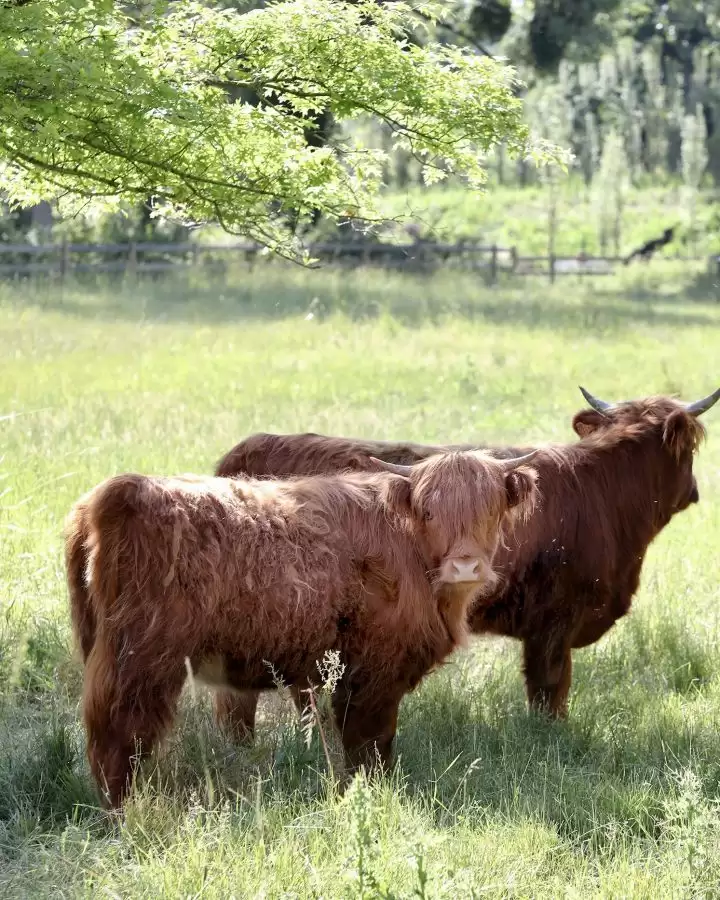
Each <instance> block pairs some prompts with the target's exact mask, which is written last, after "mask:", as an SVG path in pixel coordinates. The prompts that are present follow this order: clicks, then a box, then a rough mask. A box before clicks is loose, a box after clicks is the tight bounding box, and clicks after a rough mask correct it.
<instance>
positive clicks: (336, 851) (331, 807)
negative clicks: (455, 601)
mask: <svg viewBox="0 0 720 900" xmlns="http://www.w3.org/2000/svg"><path fill="white" fill-rule="evenodd" d="M712 289H713V284H712V280H703V279H700V278H698V280H697V281H696V282H695V283H694V284H692V285H688V284H687V283H685V284H683V283H682V281H681V279H680V276H679V272H678V267H677V266H675V267H673V265H672V264H667V265H666V266H664V267H663V266H660V267H651V268H650V269H647V270H646V271H643V272H642V273H640V274H637V273H633V272H631V271H626V272H623V273H622V274H621V275H620V276H618V277H614V278H606V279H596V280H592V281H590V280H587V281H580V280H577V279H575V278H565V279H562V280H559V281H558V283H557V284H556V285H555V287H554V288H550V287H549V286H548V285H547V284H546V283H544V282H542V281H541V280H536V279H528V280H526V281H523V282H521V283H519V284H513V285H505V286H503V285H501V286H499V287H497V288H492V289H490V288H487V287H485V286H484V285H483V284H482V282H480V281H479V280H478V279H477V278H473V277H471V276H461V275H453V276H448V275H445V276H443V275H442V274H438V275H436V276H432V277H426V278H409V277H403V276H401V275H389V274H388V273H384V272H359V273H347V272H345V273H336V274H332V273H328V272H322V273H309V272H304V271H301V270H298V269H296V268H290V267H283V268H280V267H263V266H258V267H257V268H256V269H255V271H254V272H253V273H247V272H245V271H242V272H237V273H233V274H232V275H231V277H230V278H229V280H228V281H226V282H222V283H221V282H219V281H218V282H212V281H211V280H210V279H209V278H208V277H206V276H200V275H198V274H196V275H193V276H192V279H191V280H190V281H189V282H187V283H179V282H172V281H163V282H157V283H153V282H151V281H146V282H141V283H139V284H137V285H130V284H128V285H126V286H125V287H124V288H123V287H121V286H111V285H107V286H105V287H97V286H95V287H93V288H91V287H86V288H81V287H70V286H67V285H66V286H65V288H64V289H60V287H58V286H50V285H45V286H42V285H40V286H37V285H36V286H34V287H33V286H29V285H25V286H22V285H17V286H8V285H0V350H1V352H0V504H1V506H0V604H1V606H0V691H1V692H2V694H1V700H0V893H1V894H2V895H3V896H10V897H23V898H26V897H42V896H48V897H58V896H62V897H70V896H72V897H75V896H82V897H85V896H87V897H97V896H108V897H111V896H117V897H129V896H132V897H147V898H157V897H173V898H174V897H179V896H182V897H218V898H221V897H222V898H227V897H230V896H235V897H237V898H240V897H259V896H264V897H325V898H335V897H341V896H353V897H355V896H365V897H375V896H391V895H393V896H403V897H407V896H410V895H411V892H412V891H413V890H414V889H417V890H418V891H419V892H420V894H419V895H420V896H427V897H471V896H473V895H474V896H477V897H480V896H482V897H486V896H489V897H548V898H556V897H563V896H568V897H582V898H585V897H591V896H608V897H610V896H612V897H620V896H622V897H652V898H653V900H655V898H660V897H686V896H687V897H690V896H716V895H717V890H718V888H717V885H718V884H719V883H720V815H718V812H717V807H716V801H717V798H718V789H719V786H720V737H719V735H720V679H718V674H717V673H718V671H720V650H719V649H718V637H719V636H720V627H719V624H718V613H717V608H718V601H719V600H720V595H719V593H718V583H719V580H718V574H719V572H718V556H717V547H718V543H719V540H720V504H719V503H718V500H719V499H720V443H719V442H718V438H717V434H718V429H720V419H719V416H720V413H718V412H717V411H713V412H711V413H709V414H708V415H707V418H706V423H707V425H708V428H709V432H710V439H709V441H708V443H707V444H706V445H705V446H704V447H703V449H702V451H701V453H700V456H699V459H698V462H697V465H696V472H697V476H698V482H699V487H700V495H701V502H700V504H699V505H698V506H697V507H695V508H693V509H691V510H688V511H687V512H686V513H683V514H682V515H681V516H679V517H678V518H677V519H676V520H674V521H673V522H672V523H671V525H670V526H669V527H668V528H667V529H666V531H665V532H664V533H663V534H662V535H661V536H660V538H659V539H658V540H657V541H656V543H655V544H654V545H653V546H652V547H651V550H650V553H649V556H648V560H647V562H646V565H645V567H644V573H643V584H642V589H641V591H640V594H639V595H638V597H637V598H636V602H635V605H634V608H633V613H632V614H631V616H630V617H629V618H628V619H626V620H625V621H621V622H620V623H618V625H617V626H616V628H615V629H613V631H612V632H611V633H610V634H609V635H608V636H607V637H606V638H605V639H604V640H603V641H601V642H600V643H599V644H597V645H596V646H594V647H591V648H588V649H586V650H583V651H579V652H577V653H576V654H575V679H574V686H573V692H572V702H571V711H570V718H569V720H568V721H567V722H566V723H564V724H560V725H548V724H546V723H544V722H541V721H538V720H536V719H535V718H534V717H532V716H529V715H528V714H527V713H526V711H525V703H524V694H523V686H522V681H521V677H520V658H519V647H517V646H515V645H514V644H512V643H511V642H504V641H500V640H493V641H491V640H478V641H476V642H475V643H474V646H473V648H472V649H471V650H470V651H469V652H468V653H465V654H458V655H457V656H456V657H454V658H453V659H452V661H451V662H450V663H449V664H448V665H447V666H446V667H445V668H444V669H443V671H441V672H439V673H437V674H435V675H433V676H432V677H431V678H429V679H428V680H427V681H426V682H425V683H424V684H423V686H422V687H421V688H420V689H419V690H418V691H417V692H416V693H415V694H414V695H412V696H411V697H409V698H408V699H407V700H406V701H405V702H404V704H403V707H402V710H401V718H400V727H399V735H398V742H397V751H398V755H399V764H398V767H397V769H396V771H395V773H394V774H393V775H392V777H390V778H388V779H386V780H385V781H384V782H380V783H377V784H373V785H371V786H370V788H369V789H368V790H367V791H365V790H364V789H362V785H358V786H357V787H356V789H355V790H354V791H353V792H351V794H350V795H349V796H346V797H345V798H341V797H340V796H339V795H338V794H337V792H336V791H335V788H334V787H333V785H332V783H331V781H330V780H329V778H328V776H327V771H326V764H325V760H324V756H323V754H322V752H321V750H320V748H319V746H318V742H317V740H315V741H314V742H313V743H311V745H310V747H306V746H305V744H304V742H303V739H302V735H301V733H300V732H299V731H298V730H297V727H296V723H295V718H294V715H293V714H292V711H291V710H289V709H288V706H287V705H286V704H285V703H284V701H283V700H282V698H269V699H267V700H265V701H264V705H263V709H262V716H261V722H260V727H259V733H258V740H257V742H256V744H255V745H254V746H253V747H251V748H242V749H241V748H237V747H234V746H233V745H232V744H231V743H229V742H228V741H227V740H226V739H225V738H224V737H223V736H222V735H221V734H220V733H219V732H218V731H217V730H216V728H215V727H214V725H213V723H212V719H211V716H210V713H209V708H208V703H207V699H206V697H205V696H204V695H202V696H201V697H200V698H198V700H197V701H196V702H193V701H192V698H190V697H188V698H186V702H185V704H184V713H183V717H182V722H181V723H180V725H179V727H178V729H177V731H176V732H175V733H174V734H173V736H172V738H171V739H170V741H169V743H168V747H167V749H166V751H165V753H164V754H161V756H160V757H159V759H158V760H157V761H156V765H155V766H154V771H150V772H149V773H148V777H147V778H146V779H145V780H144V782H143V784H142V785H141V786H140V790H139V793H138V794H137V796H136V797H135V799H134V800H133V801H132V802H131V804H130V806H129V808H128V812H127V816H126V818H125V819H124V820H123V821H122V823H120V824H118V823H115V824H112V823H108V822H107V821H106V820H105V818H104V817H103V816H102V814H101V813H100V812H99V811H98V810H97V808H96V806H95V803H96V800H95V795H94V793H93V788H92V784H91V782H90V778H89V773H88V771H87V766H86V763H85V760H84V741H83V734H82V729H81V725H80V715H79V708H78V699H79V694H80V684H81V678H80V676H81V670H80V667H79V665H78V663H77V662H76V661H75V660H74V659H73V657H72V655H71V643H70V635H69V626H68V615H67V601H66V594H65V586H64V572H63V566H62V557H61V549H62V548H61V527H62V520H63V517H64V516H65V514H66V513H67V511H68V509H69V507H70V505H71V504H72V502H73V501H74V500H75V499H76V498H77V497H78V495H79V494H80V493H82V492H83V491H85V490H87V489H88V488H90V487H91V486H92V485H94V484H95V483H97V482H98V481H100V480H101V479H103V478H105V477H107V476H109V475H112V474H114V473H117V472H121V471H127V470H135V471H140V472H157V473H161V472H163V473H166V472H167V473H169V472H183V471H197V472H209V471H211V470H212V467H213V465H214V463H215V461H216V460H217V459H218V458H219V457H220V456H221V455H222V453H224V452H225V451H226V450H227V449H228V448H229V447H230V446H231V445H232V444H233V443H234V442H236V441H237V440H239V439H240V438H241V437H243V436H244V435H246V434H248V433H250V432H253V431H256V430H266V431H305V430H315V431H321V432H329V433H337V434H347V435H357V436H372V437H381V438H411V439H415V440H425V441H440V440H444V441H462V440H475V439H477V440H487V441H497V442H501V441H508V442H525V441H532V440H569V439H571V438H572V432H571V429H570V420H571V417H572V414H573V413H574V412H575V411H576V410H577V409H579V408H580V407H581V405H582V402H581V400H582V398H581V397H580V394H579V392H578V390H577V385H578V384H583V385H585V386H586V387H588V388H589V389H590V390H592V391H593V392H595V393H597V394H599V395H601V396H605V397H608V398H610V399H612V398H623V397H630V396H634V395H642V394H647V393H651V392H679V393H680V394H681V395H682V396H683V397H686V398H694V397H697V396H700V395H704V394H707V393H708V392H709V391H710V390H712V389H714V388H715V387H717V378H718V368H717V359H718V356H719V355H720V306H718V304H717V303H715V302H713V301H712V300H711V299H710V296H708V295H711V293H712ZM316 298H317V299H316ZM705 300H707V301H708V302H704V301H705ZM151 768H153V767H151ZM360 860H364V862H362V865H360V864H359V861H360ZM423 885H424V887H423ZM383 891H386V893H383ZM423 891H424V894H423V893H422V892H423ZM387 892H390V893H387ZM473 892H474V894H473ZM703 892H704V893H703ZM416 896H417V894H416Z"/></svg>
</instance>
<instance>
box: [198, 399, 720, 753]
mask: <svg viewBox="0 0 720 900" xmlns="http://www.w3.org/2000/svg"><path fill="white" fill-rule="evenodd" d="M580 390H581V391H582V393H583V395H584V396H585V399H586V400H587V401H588V403H589V404H590V406H591V407H592V408H591V409H589V410H584V411H582V412H579V413H577V415H576V416H575V417H574V419H573V428H574V430H575V432H576V433H577V434H578V436H579V437H580V438H581V440H580V441H578V442H577V443H576V444H571V445H558V446H553V447H545V448H540V449H539V451H538V454H537V455H536V457H535V458H534V460H533V466H534V467H535V468H536V469H537V470H538V472H539V474H540V478H541V484H542V485H543V492H542V493H543V498H544V499H543V503H542V508H541V509H540V510H538V511H537V512H536V513H535V515H534V516H533V517H532V519H530V520H528V522H527V523H526V524H525V525H524V526H523V527H520V528H517V529H515V531H514V534H513V535H512V537H511V538H510V539H509V540H508V542H507V545H506V546H505V547H504V548H503V549H501V550H500V551H499V553H498V555H497V557H496V565H497V568H498V570H499V571H500V572H502V574H503V575H504V579H503V582H502V584H501V585H500V587H499V588H498V590H497V591H496V592H495V594H494V595H492V596H490V597H484V598H482V599H481V600H480V601H479V602H477V603H475V604H474V606H473V609H472V611H471V617H470V626H471V629H472V631H473V632H474V633H476V634H496V635H503V636H508V637H514V638H518V639H519V640H521V641H522V642H523V658H524V673H525V681H526V688H527V695H528V701H529V703H530V705H531V707H534V708H536V709H543V710H545V711H547V712H549V713H550V714H551V715H552V716H557V717H564V716H565V715H566V714H567V698H568V692H569V689H570V683H571V678H572V674H571V673H572V661H571V650H572V649H573V648H579V647H585V646H587V645H589V644H592V643H594V642H595V641H597V640H599V638H601V637H602V636H603V635H604V634H605V633H606V632H607V631H608V630H609V629H610V628H611V627H612V625H613V624H614V623H615V622H616V621H617V619H619V618H620V617H621V616H623V615H625V613H627V612H628V610H629V609H630V604H631V600H632V597H633V595H634V594H635V592H636V590H637V588H638V583H639V579H640V570H641V567H642V563H643V559H644V557H645V553H646V551H647V548H648V546H649V544H650V542H651V541H652V540H653V538H654V537H655V536H656V535H657V534H658V533H659V532H660V531H661V530H662V528H664V526H665V525H666V524H667V523H668V522H669V521H670V519H671V518H672V516H673V515H674V514H675V513H677V512H680V511H681V510H683V509H685V508H686V507H687V506H688V505H690V504H691V503H696V502H697V501H698V499H699V497H698V490H697V485H696V482H695V478H694V476H693V472H692V464H693V454H694V452H695V450H696V449H697V446H698V443H699V441H700V438H701V437H702V435H703V434H704V430H703V427H702V425H701V423H700V422H698V418H697V417H698V416H699V415H701V414H702V413H703V412H705V411H707V410H708V409H710V407H711V406H713V405H714V404H715V403H716V402H717V401H718V399H720V390H718V391H716V392H715V393H714V394H712V395H711V396H709V397H707V398H705V399H704V400H700V401H698V402H697V403H692V404H687V405H683V404H681V403H679V402H677V401H675V400H672V399H669V398H666V397H651V398H648V399H645V400H637V401H632V402H626V403H618V404H607V403H605V402H604V401H601V400H597V399H595V398H594V397H593V396H592V395H591V394H589V393H588V392H587V391H585V389H584V388H581V389H580ZM449 446H450V445H449ZM452 446H453V447H454V448H456V449H457V448H460V447H462V448H467V445H452ZM446 449H448V447H442V446H428V445H423V444H407V443H399V444H398V443H385V442H382V441H364V440H352V439H346V438H335V437H323V436H321V435H316V434H306V435H301V434H299V435H268V434H259V435H253V436H251V437H249V438H247V439H246V440H244V441H242V442H241V443H239V444H237V445H236V446H235V447H234V448H233V449H232V450H230V452H229V453H228V454H227V455H226V456H225V457H224V458H223V459H222V460H221V461H220V463H218V466H217V471H218V473H222V474H223V475H231V474H233V473H234V474H242V473H247V474H252V475H254V476H261V475H272V476H281V475H292V474H298V473H311V472H331V471H339V470H343V469H351V470H356V471H361V470H363V469H367V468H368V467H369V466H370V465H371V464H370V463H369V462H368V460H369V458H370V457H371V456H376V457H379V458H381V459H385V460H387V461H391V462H394V463H398V464H405V465H410V464H413V463H417V461H418V460H421V459H426V458H428V457H430V456H432V455H434V454H437V453H440V452H443V451H444V450H446ZM531 449H532V448H523V449H522V450H521V449H519V448H493V449H490V448H485V451H486V452H487V453H491V454H493V455H495V456H497V457H499V458H502V457H503V456H505V455H507V454H512V455H516V454H518V453H521V452H524V453H527V452H529V450H531ZM257 701H258V693H257V692H252V691H249V692H246V693H244V694H242V695H234V696H230V695H228V694H226V693H219V694H218V695H216V698H215V707H216V715H217V718H218V720H219V721H220V722H222V723H223V724H224V725H225V726H226V727H231V728H233V729H234V731H235V733H236V734H237V735H238V737H242V736H244V735H247V734H250V733H252V730H253V727H254V722H255V712H256V707H257ZM295 702H296V704H297V705H298V707H300V706H301V702H300V699H299V695H298V694H297V692H295Z"/></svg>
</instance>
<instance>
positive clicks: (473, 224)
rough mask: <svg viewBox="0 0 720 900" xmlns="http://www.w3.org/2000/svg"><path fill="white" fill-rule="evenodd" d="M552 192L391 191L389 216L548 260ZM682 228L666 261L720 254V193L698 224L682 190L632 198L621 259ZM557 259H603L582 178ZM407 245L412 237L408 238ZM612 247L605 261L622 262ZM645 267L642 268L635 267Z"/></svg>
mask: <svg viewBox="0 0 720 900" xmlns="http://www.w3.org/2000/svg"><path fill="white" fill-rule="evenodd" d="M548 196H549V193H548V190H547V189H546V188H544V187H542V186H533V187H529V188H522V187H501V186H498V185H493V186H492V188H491V189H488V190H487V192H486V193H484V194H482V195H477V194H474V193H472V192H470V191H468V190H466V189H464V188H463V187H453V186H452V185H447V186H446V185H440V186H437V187H435V188H433V189H431V190H427V189H416V190H414V191H412V190H411V191H410V192H408V193H400V192H389V193H388V196H387V197H386V198H385V199H384V201H383V212H384V214H385V215H387V216H389V217H392V216H404V217H410V218H411V219H413V220H415V221H416V222H418V223H419V224H420V225H421V227H422V229H423V231H424V233H425V234H426V235H427V236H429V235H434V236H435V237H436V238H437V239H439V240H449V241H455V240H458V239H461V238H464V239H466V240H473V241H478V242H480V243H484V244H486V245H488V246H490V245H492V244H497V245H498V246H501V247H513V246H515V247H516V248H517V252H518V253H519V254H520V255H521V256H533V255H540V256H543V255H547V253H548ZM673 225H674V226H677V232H676V234H675V238H674V240H673V242H672V243H671V244H669V245H668V246H667V247H665V248H663V249H662V251H659V253H658V256H663V257H673V256H676V255H679V256H704V255H709V254H712V253H718V252H719V251H720V219H719V218H718V214H717V191H715V190H714V189H713V190H706V191H704V192H703V193H702V194H701V196H700V198H699V201H698V206H697V212H696V220H695V223H694V225H692V223H691V221H690V217H689V213H688V206H687V202H686V195H685V193H684V188H683V187H682V185H679V184H676V185H673V184H668V185H664V186H658V185H653V186H651V187H647V188H633V189H632V190H631V191H629V193H628V196H627V200H626V207H625V210H624V213H623V217H622V228H621V237H620V254H621V255H623V256H625V255H627V254H629V253H630V251H631V250H633V249H634V248H636V247H639V246H640V245H641V244H643V243H644V242H645V241H647V240H650V239H651V238H656V237H659V236H660V235H661V234H662V233H663V231H664V230H665V229H666V228H669V227H671V226H673ZM556 227H557V234H556V240H555V253H556V254H557V255H559V256H574V255H575V254H577V253H578V252H579V251H580V250H584V251H585V252H586V253H589V254H591V255H596V256H599V255H601V246H600V244H599V240H598V217H597V212H596V208H595V205H594V201H593V197H592V193H591V192H590V191H589V190H588V189H587V188H586V186H585V185H584V183H583V182H581V181H580V179H579V178H578V177H577V176H575V177H573V178H567V179H562V180H561V181H560V182H559V187H558V199H557V226H556ZM405 239H406V240H407V236H406V238H405ZM614 252H615V251H614V247H613V245H612V244H610V245H609V246H607V247H606V250H605V255H608V256H612V255H614ZM638 265H642V264H638V263H634V264H633V266H638Z"/></svg>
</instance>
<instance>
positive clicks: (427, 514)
mask: <svg viewBox="0 0 720 900" xmlns="http://www.w3.org/2000/svg"><path fill="white" fill-rule="evenodd" d="M423 517H424V519H425V521H426V522H429V521H430V520H431V519H432V517H433V514H432V513H431V512H430V510H427V509H426V510H425V513H424V515H423Z"/></svg>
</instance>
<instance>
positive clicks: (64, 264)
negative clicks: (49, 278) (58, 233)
mask: <svg viewBox="0 0 720 900" xmlns="http://www.w3.org/2000/svg"><path fill="white" fill-rule="evenodd" d="M69 257H70V251H69V250H68V242H67V238H63V241H62V244H61V246H60V281H65V276H66V275H67V270H68V262H69V261H70V259H69Z"/></svg>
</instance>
